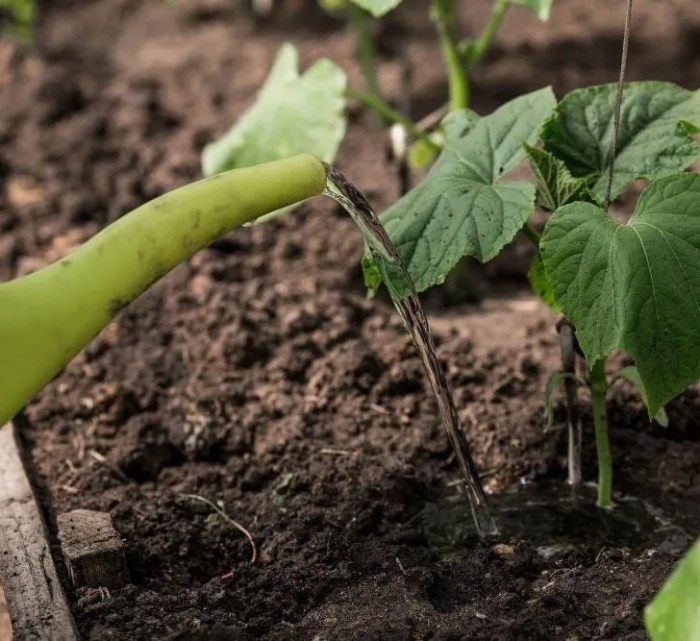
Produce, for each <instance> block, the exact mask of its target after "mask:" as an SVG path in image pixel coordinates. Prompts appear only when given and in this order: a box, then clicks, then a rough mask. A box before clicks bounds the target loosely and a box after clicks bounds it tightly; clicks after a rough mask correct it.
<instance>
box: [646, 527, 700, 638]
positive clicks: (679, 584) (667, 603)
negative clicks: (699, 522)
mask: <svg viewBox="0 0 700 641" xmlns="http://www.w3.org/2000/svg"><path fill="white" fill-rule="evenodd" d="M644 621H645V623H646V627H647V631H648V632H649V636H650V637H651V641H700V539H699V540H698V541H697V542H696V543H695V545H694V546H693V547H692V548H691V550H690V552H688V554H686V556H685V557H684V558H683V560H682V561H681V562H680V564H679V565H678V567H677V568H676V569H675V571H674V572H673V574H672V575H671V576H670V578H669V579H668V581H666V583H665V584H664V586H663V587H662V588H661V590H660V591H659V593H658V594H657V595H656V596H655V597H654V600H653V601H652V602H651V603H650V604H649V605H648V606H647V608H646V610H645V612H644Z"/></svg>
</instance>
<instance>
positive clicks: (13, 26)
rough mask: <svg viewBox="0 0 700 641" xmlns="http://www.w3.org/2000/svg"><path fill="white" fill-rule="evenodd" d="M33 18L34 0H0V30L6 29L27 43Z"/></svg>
mask: <svg viewBox="0 0 700 641" xmlns="http://www.w3.org/2000/svg"><path fill="white" fill-rule="evenodd" d="M35 20H36V4H35V2H34V0H0V31H7V32H8V33H10V34H11V35H13V36H15V37H16V38H17V39H19V40H21V41H22V42H26V43H29V42H31V40H32V30H33V28H34V22H35Z"/></svg>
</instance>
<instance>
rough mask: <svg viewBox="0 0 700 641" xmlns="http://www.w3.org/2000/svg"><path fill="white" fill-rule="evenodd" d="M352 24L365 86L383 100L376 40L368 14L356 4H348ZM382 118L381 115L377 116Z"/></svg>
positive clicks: (370, 92)
mask: <svg viewBox="0 0 700 641" xmlns="http://www.w3.org/2000/svg"><path fill="white" fill-rule="evenodd" d="M348 11H349V18H350V23H351V24H352V26H353V29H354V30H355V40H356V42H357V61H358V62H359V64H360V69H361V71H362V75H363V77H364V80H365V86H366V89H367V91H368V92H369V94H370V95H372V96H374V97H375V98H376V99H378V100H381V98H382V92H381V90H380V88H379V78H378V77H377V64H376V52H375V49H374V39H373V38H372V34H371V33H370V30H369V22H368V19H367V18H368V16H367V13H366V12H365V11H364V9H361V8H360V7H358V6H357V5H356V4H355V3H354V2H350V3H348ZM377 115H379V116H380V117H381V114H377Z"/></svg>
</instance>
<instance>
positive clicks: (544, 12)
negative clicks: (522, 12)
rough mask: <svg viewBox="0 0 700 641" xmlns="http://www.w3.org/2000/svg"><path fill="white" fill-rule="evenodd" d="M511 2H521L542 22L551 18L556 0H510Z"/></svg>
mask: <svg viewBox="0 0 700 641" xmlns="http://www.w3.org/2000/svg"><path fill="white" fill-rule="evenodd" d="M509 2H510V3H511V4H520V5H522V6H523V7H527V8H528V9H530V11H532V12H533V13H534V14H535V15H536V16H537V17H538V18H539V19H540V20H542V22H546V21H547V20H549V15H550V14H551V13H552V4H553V3H554V0H509Z"/></svg>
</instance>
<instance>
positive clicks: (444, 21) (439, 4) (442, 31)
mask: <svg viewBox="0 0 700 641" xmlns="http://www.w3.org/2000/svg"><path fill="white" fill-rule="evenodd" d="M431 15H432V18H433V22H434V23H435V28H436V29H437V32H438V36H439V38H440V46H441V48H442V56H443V58H444V59H445V65H446V67H447V76H448V80H449V91H450V111H455V110H456V109H466V108H467V107H468V106H469V79H468V78H467V73H466V69H465V68H464V61H463V60H462V55H461V53H460V51H459V46H458V44H457V39H456V38H455V0H432V5H431Z"/></svg>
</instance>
